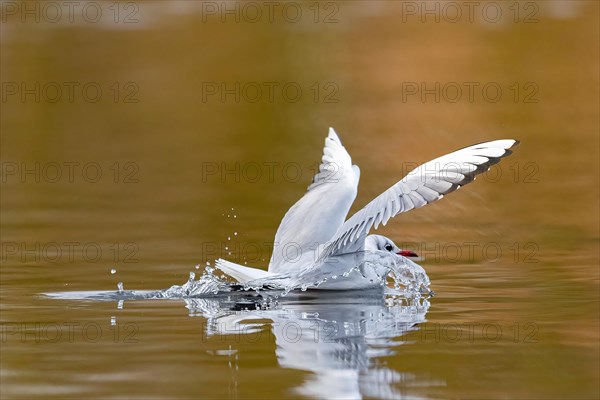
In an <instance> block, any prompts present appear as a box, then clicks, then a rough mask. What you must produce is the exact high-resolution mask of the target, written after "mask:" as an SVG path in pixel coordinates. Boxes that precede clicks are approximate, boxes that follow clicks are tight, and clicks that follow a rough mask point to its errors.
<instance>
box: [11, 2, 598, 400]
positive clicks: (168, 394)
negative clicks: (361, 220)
mask: <svg viewBox="0 0 600 400" xmlns="http://www.w3.org/2000/svg"><path fill="white" fill-rule="evenodd" d="M8 3H11V4H12V5H15V7H17V8H16V9H15V8H6V7H7V2H4V3H2V7H3V9H2V18H3V20H2V26H1V29H2V31H1V38H0V45H1V50H2V57H1V67H2V71H1V75H2V76H1V80H2V85H3V86H2V103H1V106H2V111H1V118H0V127H1V131H2V141H1V157H2V192H1V197H0V200H1V220H2V221H1V223H2V231H1V236H2V254H1V257H2V260H1V261H2V266H1V270H0V272H1V274H0V278H1V286H0V287H1V291H0V303H1V304H0V310H1V315H0V322H1V324H2V325H1V326H2V330H1V332H0V335H1V337H0V339H1V341H0V344H1V346H2V351H1V353H0V354H1V355H0V367H1V369H0V379H1V381H0V383H1V387H0V389H1V397H2V398H7V399H8V398H14V399H19V398H35V397H49V398H61V399H62V398H84V397H86V398H282V397H300V398H303V397H311V398H360V397H364V398H398V397H409V398H413V397H415V398H473V399H475V398H477V399H481V398H486V399H488V398H489V399H492V398H493V399H497V398H520V399H534V398H535V399H539V398H560V399H563V398H590V399H591V398H598V397H599V396H600V392H599V384H598V375H599V372H600V368H599V357H600V355H599V345H598V342H599V335H598V330H599V326H598V324H599V319H598V315H599V307H598V305H599V297H600V296H599V292H598V288H599V286H598V285H599V279H598V278H599V276H598V255H599V246H598V239H599V225H598V218H599V216H598V209H599V207H598V198H599V191H598V179H599V173H598V157H599V155H598V149H599V143H598V136H599V135H598V134H599V123H598V121H599V117H598V109H599V104H598V99H599V95H598V94H599V93H598V91H599V89H598V87H599V79H598V70H599V63H598V49H599V43H598V37H599V29H598V28H599V21H598V12H599V9H598V3H597V2H537V3H535V2H527V3H514V4H513V3H510V4H509V3H500V2H497V3H493V4H494V5H493V6H492V7H495V5H498V6H499V7H500V9H501V11H502V14H501V17H500V18H499V19H498V21H497V22H491V20H495V19H494V18H492V17H491V14H490V15H488V14H486V15H485V18H484V17H483V16H481V15H479V14H476V15H475V17H474V20H473V21H470V20H469V18H468V16H467V14H466V13H467V8H466V7H467V6H465V5H464V4H462V3H460V2H457V3H454V4H455V5H458V6H459V7H461V8H462V10H463V14H462V15H463V16H462V17H461V18H459V20H458V21H457V22H452V21H449V19H453V18H454V15H455V14H451V11H452V10H449V9H447V8H446V9H445V10H446V11H443V10H444V9H443V8H441V7H442V6H444V5H445V4H446V3H439V7H440V21H439V22H436V21H435V17H433V16H429V17H423V18H424V20H423V19H422V16H421V14H420V12H421V10H419V9H418V7H419V4H420V3H413V2H368V3H367V2H364V3H362V2H358V1H352V2H343V3H341V2H340V3H333V2H331V3H326V4H325V3H321V4H320V5H315V4H314V3H310V2H308V3H289V4H293V5H292V6H288V8H289V7H295V6H296V5H298V6H299V7H300V9H301V10H302V14H301V16H300V17H299V19H298V20H297V21H295V18H296V17H294V18H292V14H291V13H292V9H291V8H289V9H288V10H287V12H289V13H290V14H289V15H287V14H286V17H285V18H284V17H283V16H282V14H281V12H282V9H281V10H279V11H277V10H278V9H275V14H274V16H273V21H272V22H271V21H270V20H269V18H268V10H267V9H266V8H265V7H266V6H264V5H263V4H262V3H256V4H258V7H259V9H261V10H262V14H261V15H262V17H261V18H260V19H259V20H258V21H256V22H254V19H253V18H254V15H255V14H252V11H253V10H251V9H245V11H244V10H243V9H241V8H240V9H239V10H240V11H239V15H238V16H239V22H237V21H236V19H235V15H233V16H229V17H227V16H223V15H222V14H221V12H222V11H223V10H221V9H220V7H221V6H220V5H219V4H220V2H217V3H210V2H205V3H200V2H198V3H193V2H151V3H141V2H135V3H118V4H117V6H118V7H116V8H115V4H114V3H112V2H110V3H102V2H97V3H94V4H96V5H97V6H98V7H99V8H100V9H101V11H102V13H103V14H102V15H103V16H102V18H100V19H98V21H97V22H90V21H89V19H90V18H92V14H91V10H89V12H90V14H89V15H88V14H86V15H85V16H82V15H81V13H79V14H77V13H76V14H75V15H74V19H73V22H70V20H69V18H68V14H66V13H67V10H63V13H64V14H63V15H62V17H61V18H59V21H58V22H52V21H49V19H53V18H55V17H54V14H50V13H51V11H52V10H48V9H46V10H45V11H44V9H43V8H42V6H41V4H42V3H39V4H38V6H39V7H40V8H39V9H38V11H34V12H38V13H39V17H40V21H39V22H36V21H35V19H34V18H33V17H32V16H29V17H23V16H22V15H21V14H19V12H20V10H19V7H20V6H21V3H18V2H17V3H14V2H8ZM31 4H37V3H35V2H32V3H31ZM231 4H234V3H231ZM286 4H288V3H286ZM432 4H434V3H432ZM486 4H487V3H486ZM511 4H512V7H513V8H510V7H511ZM515 4H516V6H515ZM238 6H239V7H241V5H238ZM32 7H33V6H32ZM111 7H112V8H111ZM211 7H215V8H211ZM232 7H234V6H233V5H232ZM282 7H283V6H282ZM414 7H417V8H416V9H415V8H414ZM432 7H433V6H432ZM117 11H118V14H115V12H117ZM479 11H481V10H479ZM488 11H489V12H491V9H490V10H488ZM278 12H279V13H278ZM515 13H517V14H515ZM515 15H517V16H516V17H515ZM128 18H133V19H131V20H129V19H128ZM222 18H224V20H225V22H222ZM92 19H93V18H92ZM23 20H24V21H23ZM126 20H127V21H128V22H127V23H126ZM292 20H293V21H292ZM315 21H316V22H315ZM70 87H71V88H73V92H72V97H70V95H69V93H70V92H69V89H68V88H70ZM284 87H285V90H286V91H284V89H283V88H284ZM57 88H58V89H57ZM84 88H85V90H84ZM98 88H99V90H100V91H101V94H100V95H95V94H94V93H96V92H94V91H97V90H98ZM238 88H239V89H238ZM268 88H273V92H272V93H271V94H272V97H270V92H269V89H268ZM469 88H472V89H473V91H472V92H470V89H469ZM484 88H485V91H484ZM57 90H60V92H57ZM259 90H260V91H259ZM294 90H295V91H296V92H297V91H298V90H300V92H298V93H300V94H299V95H296V94H294V93H296V92H294ZM498 90H499V91H500V92H501V96H500V97H498V95H497V94H495V93H497V92H498ZM494 91H496V92H494ZM58 93H60V95H59V94H58ZM329 126H334V127H335V128H336V130H337V131H338V133H339V134H340V136H341V138H342V140H343V141H344V144H345V146H346V148H347V149H348V150H349V152H350V154H351V155H352V157H353V161H354V162H355V163H356V164H358V165H359V166H360V167H361V170H362V176H361V185H360V189H359V195H358V198H357V204H356V206H355V207H353V211H354V210H358V209H359V208H360V207H362V205H364V204H366V203H367V202H368V201H370V200H371V199H372V198H373V197H374V196H376V195H377V194H379V193H380V192H381V191H383V190H385V189H386V188H387V187H388V186H390V185H392V184H393V183H395V182H396V181H397V180H398V179H399V178H400V177H401V176H402V175H403V173H406V172H408V171H409V170H410V169H411V168H412V167H414V166H415V164H414V163H420V162H424V161H427V160H429V159H432V158H434V157H437V156H439V155H441V154H444V153H445V152H449V151H451V150H454V149H457V148H460V147H463V146H466V145H469V144H472V143H477V142H482V141H486V140H492V139H497V138H505V137H514V138H517V139H519V140H521V142H522V144H521V145H520V146H519V147H518V148H517V149H516V151H515V154H513V155H512V156H511V157H509V158H507V159H505V160H504V161H503V162H502V163H501V164H500V165H499V166H498V167H495V168H494V169H493V170H492V171H490V173H489V174H488V175H486V176H484V177H482V178H481V179H478V181H477V182H475V183H474V184H472V185H470V186H468V187H466V188H464V189H462V190H460V191H458V192H456V193H453V194H452V195H450V196H448V198H446V199H444V200H442V201H441V202H439V203H436V204H434V205H431V206H428V207H425V208H424V209H421V210H417V211H413V212H410V213H408V214H406V215H401V216H399V217H398V218H396V219H395V220H394V221H391V222H390V223H389V224H388V226H387V227H384V228H383V229H380V230H379V232H380V233H382V234H385V235H386V236H389V237H391V238H393V239H394V240H395V241H396V243H398V244H400V245H401V247H405V248H410V249H414V250H415V251H417V252H419V253H421V255H422V256H423V257H424V258H425V260H424V261H423V262H422V263H421V264H422V265H423V267H424V268H425V269H426V270H427V272H428V274H429V277H430V278H431V281H432V285H431V288H432V289H433V290H434V291H435V292H436V296H434V297H433V298H429V299H421V300H420V301H419V302H416V303H409V302H406V301H391V300H390V299H385V298H384V296H383V295H381V293H375V294H373V293H361V294H358V293H333V294H332V293H321V294H315V293H308V292H307V293H303V294H301V295H294V294H291V295H290V296H289V297H286V298H284V299H281V300H280V302H279V304H278V306H277V307H272V308H270V309H268V310H245V311H244V310H242V309H243V308H248V307H249V306H248V305H249V304H252V302H251V301H249V300H248V299H244V298H243V297H240V296H231V297H230V298H225V299H220V300H215V299H188V300H140V301H124V302H118V301H92V300H76V299H56V298H50V297H47V296H45V295H44V293H50V292H52V293H57V292H60V293H66V292H71V291H113V290H116V287H117V283H118V282H123V284H124V287H125V289H127V290H153V289H165V288H168V287H170V286H172V285H175V284H183V283H185V282H186V281H187V279H188V274H189V272H190V271H193V272H196V273H197V274H198V275H199V274H201V273H202V270H203V268H204V266H205V263H206V262H207V261H209V262H212V261H213V260H214V259H216V258H218V257H221V256H222V257H225V258H229V259H230V260H232V261H235V262H240V263H243V262H244V261H245V262H247V263H248V264H249V265H254V266H259V267H263V268H266V266H267V263H268V259H269V257H270V242H271V241H272V240H273V236H274V233H275V230H276V229H277V226H278V223H279V221H280V219H281V218H282V216H283V214H284V213H285V211H286V210H287V209H288V208H289V207H290V206H291V205H292V204H293V203H294V202H295V201H296V200H297V199H298V198H299V197H300V196H301V195H302V194H303V192H304V190H305V188H306V186H307V185H308V183H309V182H310V179H311V176H312V174H313V173H314V168H315V165H316V163H317V161H318V160H319V158H320V155H321V154H320V153H321V149H322V145H323V140H324V137H325V135H326V132H327V128H328V127H329ZM228 238H230V239H229V240H228ZM226 247H227V248H226ZM229 253H231V254H229ZM196 265H199V268H198V269H196ZM113 269H114V270H115V271H114V273H111V270H113ZM250 308H252V307H250Z"/></svg>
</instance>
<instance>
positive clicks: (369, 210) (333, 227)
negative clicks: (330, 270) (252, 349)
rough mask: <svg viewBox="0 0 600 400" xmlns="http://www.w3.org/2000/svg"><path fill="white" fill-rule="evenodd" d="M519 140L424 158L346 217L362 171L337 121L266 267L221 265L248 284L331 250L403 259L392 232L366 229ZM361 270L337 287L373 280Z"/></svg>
mask: <svg viewBox="0 0 600 400" xmlns="http://www.w3.org/2000/svg"><path fill="white" fill-rule="evenodd" d="M518 143H519V142H518V141H517V140H512V139H506V140H495V141H491V142H485V143H480V144H476V145H472V146H469V147H465V148H463V149H460V150H457V151H455V152H452V153H450V154H446V155H444V156H442V157H438V158H436V159H434V160H431V161H429V162H427V163H425V164H422V165H420V166H419V167H417V168H415V169H414V170H412V171H411V172H409V173H408V175H406V176H405V177H404V178H402V179H401V180H400V181H399V182H398V183H396V184H395V185H393V186H392V187H390V188H389V189H388V190H386V191H385V192H383V193H382V194H380V195H379V196H377V197H376V198H375V199H374V200H373V201H371V202H370V203H369V204H367V205H366V206H365V207H364V208H363V209H361V210H360V211H358V212H357V213H356V214H354V215H353V216H352V217H351V218H349V219H348V220H346V216H347V214H348V211H349V210H350V207H351V206H352V203H353V202H354V199H355V198H356V194H357V189H358V182H359V179H360V170H359V168H358V167H357V166H356V165H353V164H352V159H351V157H350V155H349V154H348V152H347V151H346V149H345V148H344V146H343V145H342V142H341V141H340V139H339V137H338V135H337V134H336V133H335V131H334V130H333V128H329V135H328V136H327V138H326V139H325V147H324V149H323V157H322V160H321V164H320V166H319V171H318V172H317V174H316V175H315V177H314V178H313V182H312V183H311V185H310V186H309V187H308V191H307V192H306V194H305V195H304V196H303V197H302V198H301V199H300V200H298V202H297V203H296V204H294V205H293V206H292V207H291V208H290V209H289V210H288V212H287V213H286V214H285V216H284V217H283V220H282V221H281V224H280V225H279V228H278V229H277V233H276V234H275V243H274V246H273V255H272V257H271V260H270V263H269V270H268V272H267V271H264V270H260V269H256V268H250V267H245V266H242V265H238V264H234V263H231V262H229V261H225V260H221V259H219V260H217V262H216V267H217V268H219V269H221V270H222V271H223V272H225V273H227V274H228V275H230V276H231V277H233V278H234V279H236V280H237V281H238V282H241V283H245V282H249V281H252V280H255V279H262V278H267V277H273V276H276V275H280V274H287V275H293V274H294V273H298V272H300V271H303V270H305V269H307V268H313V267H315V266H318V265H319V264H322V263H326V262H327V260H328V259H330V258H332V257H338V256H340V255H344V254H349V253H355V252H360V251H364V250H369V251H384V252H392V253H394V256H395V257H401V258H402V259H404V257H403V256H401V255H396V253H398V250H400V249H398V248H397V247H396V246H395V245H394V243H393V242H392V241H391V240H390V239H388V238H385V237H382V236H379V235H371V236H368V233H369V231H370V230H371V228H374V229H377V228H378V227H379V225H381V224H383V225H385V224H386V223H387V222H388V221H389V220H390V219H391V218H393V217H394V216H396V215H398V214H400V213H403V212H406V211H410V210H412V209H415V208H420V207H423V206H424V205H426V204H429V203H432V202H434V201H436V200H439V199H441V198H442V197H443V196H444V195H446V194H448V193H450V192H452V191H454V190H456V189H458V188H459V187H461V186H463V185H466V184H467V183H469V182H472V181H473V180H474V179H475V176H476V175H478V174H480V173H482V172H485V171H487V170H488V169H489V168H490V166H491V165H493V164H495V163H497V162H499V161H500V159H501V158H502V157H505V156H507V155H509V154H511V151H510V150H509V149H510V148H512V147H514V146H516V145H517V144H518ZM345 220H346V221H345ZM344 221H345V222H344ZM382 238H383V239H382ZM355 275H356V276H355ZM363 275H364V274H363ZM363 275H361V274H354V275H350V276H348V277H347V279H348V280H349V281H351V282H347V283H346V284H342V285H340V284H339V282H337V284H336V285H335V286H336V287H342V288H344V289H348V288H360V287H366V286H371V285H372V280H367V279H365V277H364V276H363ZM307 283H308V284H310V283H311V282H307ZM319 288H324V289H329V288H330V287H328V285H324V286H319ZM331 288H333V287H331Z"/></svg>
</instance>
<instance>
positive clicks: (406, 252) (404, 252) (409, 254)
mask: <svg viewBox="0 0 600 400" xmlns="http://www.w3.org/2000/svg"><path fill="white" fill-rule="evenodd" d="M396 254H398V255H399V256H404V257H419V255H418V254H417V253H415V252H414V251H410V250H402V251H399V252H398V253H396Z"/></svg>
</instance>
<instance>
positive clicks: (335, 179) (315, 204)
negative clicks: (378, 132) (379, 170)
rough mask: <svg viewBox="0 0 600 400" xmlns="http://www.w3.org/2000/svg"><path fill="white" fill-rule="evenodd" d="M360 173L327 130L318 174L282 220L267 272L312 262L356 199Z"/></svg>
mask: <svg viewBox="0 0 600 400" xmlns="http://www.w3.org/2000/svg"><path fill="white" fill-rule="evenodd" d="M359 178H360V170H359V169H358V167H357V166H355V165H352V159H351V158H350V155H349V154H348V152H347V151H346V149H345V148H344V146H343V145H342V142H341V141H340V139H339V137H338V136H337V134H336V133H335V131H334V130H333V128H329V135H328V136H327V138H326V139H325V148H324V149H323V157H322V160H321V164H320V166H319V171H318V172H317V174H316V175H315V176H314V178H313V181H312V183H311V185H310V186H309V187H308V191H307V192H306V194H305V195H304V196H303V197H302V198H301V199H300V200H298V202H297V203H296V204H294V205H293V206H292V207H291V208H290V209H289V210H288V212H287V213H286V214H285V216H284V217H283V220H282V221H281V224H280V225H279V228H278V229H277V233H276V234H275V243H274V245H273V255H272V256H271V261H270V263H269V272H273V273H278V274H280V273H288V272H293V271H294V270H296V269H298V268H301V267H302V266H304V265H306V264H311V263H314V262H315V260H316V259H317V257H318V255H319V250H318V249H319V246H321V248H322V246H323V245H324V244H325V243H327V242H329V241H330V240H331V238H332V237H333V235H335V233H336V232H337V231H338V229H339V228H340V227H341V226H342V224H343V223H344V220H345V219H346V216H347V215H348V211H349V210H350V207H351V206H352V203H353V202H354V199H355V198H356V191H357V187H358V180H359Z"/></svg>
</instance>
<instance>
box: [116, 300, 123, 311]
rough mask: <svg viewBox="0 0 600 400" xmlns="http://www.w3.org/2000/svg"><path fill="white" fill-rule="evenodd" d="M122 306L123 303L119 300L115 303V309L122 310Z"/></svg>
mask: <svg viewBox="0 0 600 400" xmlns="http://www.w3.org/2000/svg"><path fill="white" fill-rule="evenodd" d="M124 305H125V301H123V300H119V302H118V303H117V309H118V310H122V309H123V306H124Z"/></svg>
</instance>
